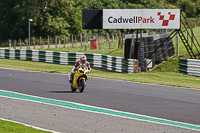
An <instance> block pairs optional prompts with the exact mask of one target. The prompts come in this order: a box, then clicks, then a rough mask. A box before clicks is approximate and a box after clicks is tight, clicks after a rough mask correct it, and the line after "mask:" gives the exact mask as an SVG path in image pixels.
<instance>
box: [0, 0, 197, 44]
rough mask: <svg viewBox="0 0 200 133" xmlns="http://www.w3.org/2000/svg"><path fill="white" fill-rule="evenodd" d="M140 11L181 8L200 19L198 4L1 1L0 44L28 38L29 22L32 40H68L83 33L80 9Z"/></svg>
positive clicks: (171, 0) (189, 0) (176, 0)
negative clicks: (51, 38)
mask: <svg viewBox="0 0 200 133" xmlns="http://www.w3.org/2000/svg"><path fill="white" fill-rule="evenodd" d="M143 8H149V9H167V8H169V9H176V8H180V9H181V11H183V12H184V13H185V15H186V16H187V17H193V18H194V17H199V16H200V0H134V1H133V0H1V1H0V41H6V40H8V39H19V38H21V39H23V38H27V37H28V20H29V19H33V22H31V35H32V36H35V37H39V36H43V37H46V36H52V37H53V36H64V35H66V36H69V35H71V34H74V35H78V34H80V33H83V30H82V9H143ZM93 32H97V31H96V30H93ZM99 32H111V33H113V32H117V31H116V30H106V31H105V30H100V31H99ZM122 32H123V31H122Z"/></svg>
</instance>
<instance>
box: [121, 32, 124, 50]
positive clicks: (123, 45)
mask: <svg viewBox="0 0 200 133" xmlns="http://www.w3.org/2000/svg"><path fill="white" fill-rule="evenodd" d="M124 43H125V34H124V33H123V34H122V45H121V48H123V46H124Z"/></svg>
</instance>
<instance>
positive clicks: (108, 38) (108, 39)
mask: <svg viewBox="0 0 200 133" xmlns="http://www.w3.org/2000/svg"><path fill="white" fill-rule="evenodd" d="M106 34H107V41H108V44H109V49H111V45H110V37H109V34H108V32H107V33H106Z"/></svg>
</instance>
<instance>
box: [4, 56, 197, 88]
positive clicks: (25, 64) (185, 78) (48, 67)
mask: <svg viewBox="0 0 200 133" xmlns="http://www.w3.org/2000/svg"><path fill="white" fill-rule="evenodd" d="M0 62H1V63H0V67H4V68H14V69H23V70H32V71H41V72H50V73H63V74H70V73H71V69H72V67H73V66H72V65H59V64H50V63H43V62H31V61H20V60H9V59H0ZM166 66H168V65H166ZM91 76H92V77H102V78H110V79H118V80H125V81H135V82H142V83H151V84H162V85H171V86H180V87H190V88H199V89H200V85H199V83H200V77H195V76H190V75H187V74H183V73H179V72H166V71H164V72H162V71H158V70H155V71H151V72H147V73H136V74H125V73H115V72H107V71H101V70H99V69H96V68H93V69H92V73H91Z"/></svg>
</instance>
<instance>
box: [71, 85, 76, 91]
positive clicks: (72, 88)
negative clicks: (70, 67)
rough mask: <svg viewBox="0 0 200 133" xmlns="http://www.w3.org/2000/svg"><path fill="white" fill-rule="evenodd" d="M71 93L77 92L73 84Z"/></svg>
mask: <svg viewBox="0 0 200 133" xmlns="http://www.w3.org/2000/svg"><path fill="white" fill-rule="evenodd" d="M71 91H72V92H75V91H76V89H75V88H74V87H73V86H72V84H71Z"/></svg>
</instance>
